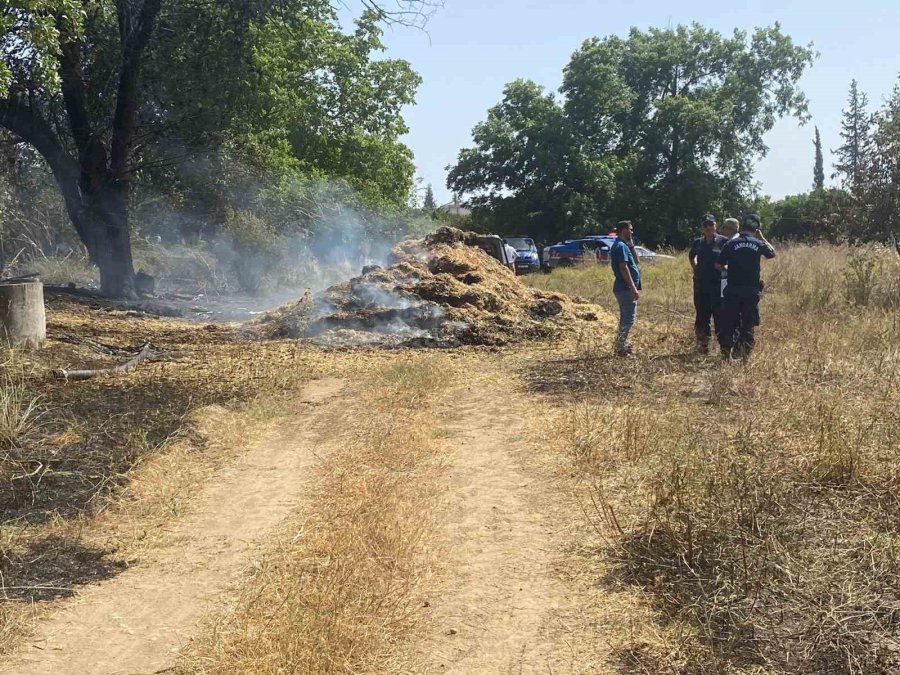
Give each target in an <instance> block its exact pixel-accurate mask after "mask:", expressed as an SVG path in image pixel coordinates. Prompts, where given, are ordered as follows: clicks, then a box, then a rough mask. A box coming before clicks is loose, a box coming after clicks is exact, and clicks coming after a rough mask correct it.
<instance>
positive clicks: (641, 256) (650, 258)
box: [634, 246, 673, 265]
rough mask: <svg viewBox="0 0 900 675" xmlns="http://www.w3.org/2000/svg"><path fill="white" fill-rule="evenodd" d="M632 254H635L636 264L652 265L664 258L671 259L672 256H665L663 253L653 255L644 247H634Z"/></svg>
mask: <svg viewBox="0 0 900 675" xmlns="http://www.w3.org/2000/svg"><path fill="white" fill-rule="evenodd" d="M634 252H635V253H636V254H637V257H638V262H639V263H645V264H650V265H652V264H653V263H655V262H657V261H658V260H662V259H664V258H669V259H671V258H672V257H673V256H670V255H665V254H664V253H654V252H653V251H651V250H650V249H649V248H646V247H645V246H635V247H634Z"/></svg>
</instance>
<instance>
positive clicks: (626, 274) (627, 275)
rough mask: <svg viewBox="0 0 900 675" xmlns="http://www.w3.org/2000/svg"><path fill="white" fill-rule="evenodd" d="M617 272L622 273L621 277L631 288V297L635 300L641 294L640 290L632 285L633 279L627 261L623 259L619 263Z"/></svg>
mask: <svg viewBox="0 0 900 675" xmlns="http://www.w3.org/2000/svg"><path fill="white" fill-rule="evenodd" d="M619 272H621V273H622V278H623V279H624V280H625V283H626V284H628V288H629V289H630V290H631V297H632V298H634V299H635V300H637V299H638V298H639V297H640V296H641V292H640V291H639V290H638V289H637V286H635V285H634V279H632V278H631V270H630V269H629V267H628V263H627V262H625V261H624V260H623V261H622V262H620V263H619Z"/></svg>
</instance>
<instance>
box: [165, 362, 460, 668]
mask: <svg viewBox="0 0 900 675" xmlns="http://www.w3.org/2000/svg"><path fill="white" fill-rule="evenodd" d="M447 380H448V373H447V367H446V364H443V363H442V362H439V361H438V360H435V359H429V360H416V361H413V362H409V363H405V364H399V365H394V366H390V367H388V368H387V369H386V370H385V371H384V372H382V373H379V374H377V375H376V376H375V377H374V378H373V379H372V380H371V382H370V384H369V385H368V387H367V390H366V391H364V392H363V396H362V397H361V398H362V399H363V400H365V401H366V403H365V406H366V407H365V409H362V408H360V409H355V410H353V411H351V413H350V414H349V416H348V415H342V416H341V418H340V419H336V420H335V421H334V425H333V426H332V425H329V426H332V428H331V429H330V430H329V431H330V434H329V436H330V439H329V440H332V439H333V436H334V434H333V432H334V430H335V429H341V430H342V431H343V433H340V434H338V437H337V438H336V439H333V441H334V446H333V450H332V454H330V455H328V456H327V457H326V459H325V460H324V462H323V465H322V467H321V470H320V471H318V472H317V479H318V480H317V485H316V487H315V489H314V490H313V495H312V498H311V501H310V504H309V506H308V508H306V509H305V511H304V513H303V514H302V519H301V520H299V521H297V522H295V524H294V529H293V530H292V531H291V536H290V538H289V539H288V540H287V541H284V542H283V544H282V545H281V546H280V547H279V548H278V549H277V550H275V551H274V552H272V553H270V554H269V555H268V556H267V557H266V558H265V559H264V560H263V562H261V563H260V564H259V566H258V567H257V568H256V569H254V570H253V577H252V579H250V580H249V582H247V583H246V584H245V585H244V586H243V588H242V589H241V596H240V598H239V601H238V603H237V607H236V609H235V611H234V613H233V614H232V615H230V616H228V617H226V618H225V619H224V620H222V621H221V622H220V623H219V624H217V625H215V626H214V630H213V631H212V633H211V635H210V636H209V637H208V639H207V640H205V641H203V642H202V643H201V644H200V645H199V646H198V648H197V649H196V650H195V653H194V654H193V655H192V656H191V658H190V659H189V660H188V661H187V662H186V663H184V664H183V665H182V672H191V673H196V672H207V673H260V674H262V673H272V674H275V673H286V672H291V673H293V672H296V673H351V672H353V673H356V672H361V671H365V670H367V669H369V668H373V669H375V670H376V671H377V670H380V669H381V668H382V667H383V663H384V659H385V658H387V656H388V654H389V651H390V650H389V648H390V647H391V645H392V644H394V643H396V641H398V640H399V639H400V638H401V637H402V636H403V635H404V633H405V632H406V631H408V630H410V629H411V628H412V626H413V622H414V620H415V615H416V608H417V607H418V606H420V605H419V604H417V603H416V601H415V591H416V588H417V587H418V585H419V584H420V583H421V582H422V581H423V579H424V578H425V577H426V576H427V575H428V574H429V573H430V566H431V560H430V559H429V556H428V551H429V550H430V547H429V539H430V536H431V532H432V529H433V523H432V522H431V519H432V509H433V507H434V505H435V502H436V500H437V498H438V492H439V490H438V482H437V477H438V476H439V475H440V473H441V471H442V460H441V452H440V446H439V445H438V443H437V441H436V439H435V435H434V431H433V428H432V426H431V424H430V419H429V414H428V412H429V402H430V401H431V400H432V399H433V398H434V397H435V396H436V395H437V394H438V393H439V392H440V390H441V389H443V388H444V387H446V386H447Z"/></svg>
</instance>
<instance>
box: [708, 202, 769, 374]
mask: <svg viewBox="0 0 900 675" xmlns="http://www.w3.org/2000/svg"><path fill="white" fill-rule="evenodd" d="M774 257H775V249H774V248H772V245H771V244H770V243H769V242H768V241H766V239H765V237H763V234H762V230H760V222H759V216H758V215H756V214H755V213H748V214H747V215H745V216H744V218H743V221H742V223H741V233H740V234H739V235H738V236H737V237H735V238H734V239H730V240H728V241H727V242H725V245H724V246H722V252H721V253H719V259H718V260H717V261H716V268H717V269H719V270H727V271H728V285H727V286H726V287H725V296H724V297H723V298H722V308H721V312H720V317H719V322H720V326H719V345H720V346H721V347H722V357H723V358H726V359H729V358H732V357H735V356H740V357H742V358H745V359H746V358H748V357H749V356H750V352H751V351H753V344H754V338H753V329H754V328H756V327H757V326H758V325H759V298H760V294H761V293H762V284H761V282H760V278H759V268H760V259H761V258H774Z"/></svg>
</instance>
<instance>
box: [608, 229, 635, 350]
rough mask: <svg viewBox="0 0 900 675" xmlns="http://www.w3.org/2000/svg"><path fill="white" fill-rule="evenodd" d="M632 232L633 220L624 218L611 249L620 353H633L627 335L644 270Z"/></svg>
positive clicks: (632, 323) (631, 323)
mask: <svg viewBox="0 0 900 675" xmlns="http://www.w3.org/2000/svg"><path fill="white" fill-rule="evenodd" d="M633 234H634V228H633V227H632V225H631V221H630V220H623V221H621V222H620V223H618V224H617V225H616V235H617V238H616V240H615V241H614V242H613V245H612V246H611V247H610V249H609V262H610V265H612V271H613V276H614V277H615V281H614V282H613V295H615V296H616V301H617V302H618V303H619V332H618V334H617V335H616V346H615V352H616V355H617V356H633V355H634V352H633V350H632V349H631V345H629V344H628V334H629V333H630V332H631V327H632V326H633V325H634V320H635V317H636V316H637V301H638V298H639V297H640V296H641V271H640V270H639V269H638V266H637V260H636V259H635V256H634V251H633V250H632V247H631V238H632V236H633Z"/></svg>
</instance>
